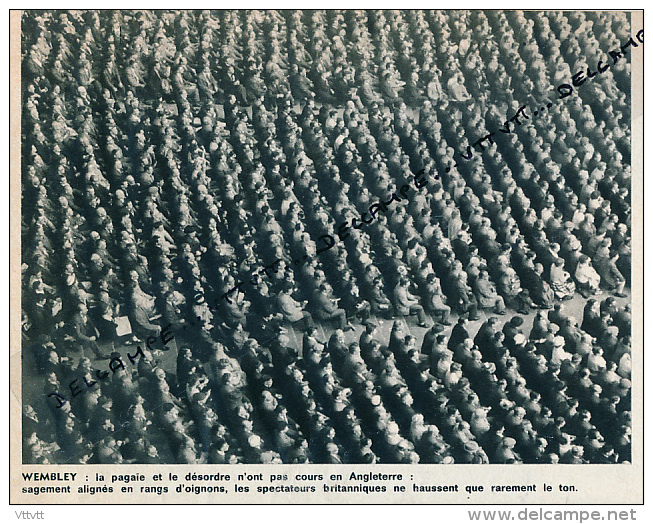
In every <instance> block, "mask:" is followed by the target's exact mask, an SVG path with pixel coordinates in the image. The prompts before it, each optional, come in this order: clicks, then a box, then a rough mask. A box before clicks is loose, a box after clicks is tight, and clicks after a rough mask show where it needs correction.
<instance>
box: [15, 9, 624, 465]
mask: <svg viewBox="0 0 653 524" xmlns="http://www.w3.org/2000/svg"><path fill="white" fill-rule="evenodd" d="M632 29H637V28H632V27H631V26H630V23H629V20H628V17H627V16H626V15H625V14H623V13H620V12H616V11H611V12H598V11H595V12H560V11H547V12H538V11H527V12H521V11H505V12H504V11H353V10H345V11H340V10H329V11H235V10H234V11H217V12H206V11H174V12H172V11H138V12H135V11H112V10H105V11H24V12H23V17H22V104H23V105H22V118H21V126H22V217H21V218H22V263H23V265H22V286H23V294H22V319H23V324H22V326H23V331H22V332H23V338H22V345H23V348H24V352H23V355H24V357H23V381H24V384H25V387H24V390H23V400H24V406H25V409H24V416H23V435H24V447H23V461H24V462H25V463H111V464H113V463H220V464H224V463H240V462H245V463H307V462H311V463H336V464H337V463H418V462H419V463H502V464H506V463H517V464H519V463H556V462H560V463H571V464H580V463H617V462H627V461H630V460H631V443H630V431H631V383H630V378H631V364H630V362H631V360H630V356H631V347H630V343H631V328H630V325H631V311H630V306H629V305H624V306H620V305H619V302H618V301H617V300H616V299H615V297H616V298H617V299H622V298H625V297H627V294H626V293H625V292H626V291H627V289H628V288H629V287H630V274H631V265H630V264H631V239H630V231H631V208H630V199H631V195H630V188H631V168H630V163H631V150H630V147H631V146H630V133H631V131H630V58H629V56H625V57H623V58H622V59H621V60H618V61H616V62H615V63H614V64H613V65H612V66H611V67H610V69H609V70H607V71H606V72H605V73H602V74H601V75H600V76H597V77H596V78H594V79H592V80H591V81H588V82H587V85H584V86H582V87H581V88H579V89H578V90H577V91H576V92H575V93H574V94H573V96H570V97H568V98H565V99H563V100H556V99H557V93H556V92H555V86H557V85H558V84H560V83H561V82H565V81H570V80H571V76H572V74H573V73H575V72H576V71H578V70H581V69H583V68H587V67H588V64H590V63H592V64H594V63H595V60H596V59H597V58H599V57H601V56H604V55H607V52H608V51H611V50H612V49H615V48H619V47H620V45H621V43H622V42H624V41H625V40H627V39H628V38H629V37H630V36H631V32H632ZM547 101H552V102H554V103H553V104H551V107H550V108H548V109H546V110H544V111H541V112H540V113H539V114H538V116H532V118H531V119H530V120H529V121H528V122H527V123H525V124H523V125H521V126H519V127H516V128H515V129H514V131H513V132H511V133H508V134H505V135H503V136H498V137H496V139H495V140H494V141H493V143H492V144H491V145H489V146H488V147H486V148H485V150H484V151H483V152H482V153H477V154H476V155H474V156H473V157H472V158H471V159H470V160H469V161H466V162H458V164H459V165H458V166H457V167H452V166H454V164H455V163H456V161H457V160H458V153H459V152H460V151H464V150H465V149H466V148H467V146H470V145H471V144H472V143H473V142H474V141H475V140H476V139H477V138H478V137H481V136H484V135H486V134H487V130H488V129H495V128H498V127H500V126H502V125H503V123H504V122H505V121H506V120H507V119H508V118H509V117H510V116H511V114H514V112H515V111H516V110H517V109H518V108H519V107H520V106H522V105H524V104H530V105H532V107H538V108H539V107H540V106H541V105H542V104H543V103H545V104H546V102H547ZM420 171H421V172H422V173H423V174H424V178H425V180H427V185H426V186H425V187H424V188H422V189H420V190H415V191H413V193H412V194H411V196H410V197H409V198H407V199H401V201H399V202H393V204H392V205H388V206H386V209H385V210H381V211H380V212H379V213H378V215H377V217H376V219H375V220H374V221H372V222H371V223H369V224H364V225H363V226H361V227H360V228H353V227H352V228H349V229H348V231H347V234H346V235H343V234H342V231H339V225H340V224H342V223H344V222H347V223H348V224H349V225H351V224H352V221H353V220H354V219H359V217H361V212H362V211H364V210H367V209H368V208H369V207H370V206H371V205H372V204H374V203H375V202H382V201H386V202H387V201H388V199H389V196H388V195H392V194H393V193H395V194H398V193H399V190H398V188H400V187H401V186H402V185H403V184H405V183H408V182H409V181H411V180H412V179H413V176H414V174H415V173H418V172H420ZM411 183H412V182H411ZM321 235H328V236H330V237H331V238H332V239H336V240H337V242H335V243H334V245H333V247H331V248H330V249H328V250H323V252H321V253H320V254H317V252H318V250H320V248H321V247H323V246H322V245H321V243H319V242H318V238H319V237H320V236H321ZM275 261H276V262H278V263H275V264H273V267H272V268H271V269H268V268H270V264H271V263H272V262H275ZM579 295H580V296H582V299H583V301H584V303H585V304H586V306H585V309H584V312H583V317H582V319H578V318H574V317H573V316H572V315H570V314H569V313H568V312H567V311H566V310H565V306H564V304H565V301H567V300H569V299H573V298H575V297H578V296H579ZM533 312H535V317H534V320H533V324H532V327H531V326H528V325H527V324H526V323H525V317H529V315H531V316H532V313H533ZM412 315H416V317H417V318H416V323H417V324H418V325H419V326H421V327H429V328H430V329H429V331H427V333H426V334H425V335H424V339H423V342H422V343H421V346H420V345H419V343H418V341H417V339H416V337H415V336H414V334H413V333H416V332H418V331H417V330H416V328H413V327H412V326H411V325H410V323H412V322H413V321H412V320H411V319H410V317H411V316H412ZM529 318H530V317H529ZM125 319H128V322H127V323H128V325H129V327H130V330H128V331H129V335H128V336H127V337H124V336H119V335H120V334H121V333H122V329H123V327H124V325H125V323H126V320H125ZM383 319H387V320H392V321H393V324H392V332H391V334H390V338H389V340H383V339H381V338H382V337H380V336H379V335H378V332H377V327H378V323H379V322H380V321H381V320H383ZM479 319H481V320H483V319H487V320H486V321H485V322H483V324H482V326H481V327H480V329H478V330H472V331H471V332H470V331H469V329H470V327H469V323H470V322H474V321H476V320H479ZM452 324H455V325H453V328H450V327H449V326H450V325H452ZM360 325H363V326H364V329H363V332H362V334H361V335H360V338H358V336H357V337H356V340H358V341H357V342H349V343H348V342H347V337H350V335H346V333H348V332H349V331H352V330H355V329H356V328H357V327H358V326H360ZM165 326H169V327H170V330H171V332H173V333H174V336H175V345H176V347H177V348H178V351H177V355H176V356H175V357H170V354H169V351H170V350H169V349H168V348H164V347H157V346H154V347H150V343H149V342H148V343H147V345H146V344H145V342H146V341H149V340H153V339H154V338H156V337H157V336H159V335H160V333H161V329H162V327H165ZM322 326H327V330H328V333H333V334H332V335H329V336H328V337H322V338H323V339H321V333H325V330H324V329H322ZM529 328H530V330H529ZM334 330H335V331H334ZM476 331H477V332H476ZM297 334H298V336H299V337H300V338H301V343H300V344H295V343H293V338H294V337H295V336H296V335H297ZM126 343H131V344H133V345H132V346H129V347H130V348H133V349H130V351H132V352H133V350H134V349H135V345H136V344H140V347H141V349H142V352H143V356H142V357H139V359H138V361H137V362H135V363H134V364H133V365H131V363H130V362H129V361H125V362H124V365H123V366H120V367H116V366H115V365H111V366H110V367H111V369H110V370H109V371H103V372H102V373H99V372H97V371H96V370H97V369H99V368H101V367H102V366H105V367H106V365H107V362H111V363H114V364H115V362H116V359H117V358H119V357H120V355H121V350H122V348H123V346H124V344H126ZM123 355H124V352H123ZM103 362H104V364H103ZM105 373H106V374H105ZM77 377H83V381H84V382H85V384H86V386H84V387H85V391H84V393H83V394H78V395H75V396H73V395H71V391H72V388H70V387H69V384H70V382H71V380H73V379H75V378H77ZM89 384H90V386H89ZM53 392H59V393H60V394H61V396H63V397H65V398H66V401H65V402H63V401H62V400H61V396H56V395H55V396H50V394H51V393H53Z"/></svg>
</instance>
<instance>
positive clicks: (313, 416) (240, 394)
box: [23, 298, 631, 463]
mask: <svg viewBox="0 0 653 524" xmlns="http://www.w3.org/2000/svg"><path fill="white" fill-rule="evenodd" d="M630 322H631V320H630V316H629V310H628V309H627V308H619V307H618V306H617V305H616V302H615V301H614V299H610V298H608V299H605V300H604V301H602V302H600V303H599V302H596V303H594V304H592V305H591V307H588V308H587V310H586V312H585V314H584V317H583V321H582V323H581V325H580V326H579V325H578V321H577V320H576V319H574V318H573V317H570V316H569V315H567V314H566V312H565V310H564V307H563V306H558V307H556V308H555V309H553V310H551V311H549V313H548V314H547V313H545V312H544V311H542V312H540V313H538V315H537V316H536V317H535V319H534V321H533V325H532V327H531V329H530V333H529V334H528V336H527V335H526V334H525V333H524V330H523V324H524V321H523V317H519V316H516V317H513V318H511V319H510V320H508V321H506V322H505V323H504V325H503V327H502V326H501V324H500V322H499V319H498V317H491V318H490V319H488V321H486V322H485V323H484V324H483V325H482V326H481V327H480V329H479V330H478V332H477V333H476V334H475V335H473V334H472V333H469V331H468V328H469V324H468V320H466V319H464V318H461V319H459V321H458V322H457V324H456V326H455V327H454V329H453V331H452V332H451V335H450V336H447V335H445V334H444V333H443V328H442V326H439V325H436V326H434V327H433V328H432V329H430V330H429V331H428V332H427V334H426V335H425V337H424V340H423V342H422V345H421V347H420V346H418V345H417V341H416V339H415V337H414V336H412V335H410V333H409V331H408V326H407V325H406V324H405V322H404V321H401V320H397V321H395V323H394V325H393V328H392V332H391V334H390V339H389V343H388V345H387V346H384V345H382V344H381V342H380V341H379V340H378V339H377V338H376V329H377V326H376V325H374V324H373V323H372V322H367V323H366V328H365V331H364V332H363V333H362V334H361V336H360V339H359V341H358V342H354V343H349V344H348V343H346V341H345V336H344V333H343V332H342V330H339V329H337V330H336V331H335V333H334V334H333V335H332V336H331V337H330V339H329V340H328V342H325V341H321V340H320V339H319V334H318V331H317V329H316V328H315V327H308V328H307V329H306V331H305V334H304V337H303V343H302V347H301V351H300V350H299V349H297V348H296V347H294V346H293V345H292V344H291V343H290V339H289V337H288V336H286V335H285V331H284V330H283V329H282V330H280V334H279V335H278V336H277V337H276V338H274V339H272V340H269V341H268V342H267V343H265V344H261V343H259V342H257V340H256V339H253V338H250V337H248V336H247V334H245V336H244V338H243V339H242V340H240V341H233V342H232V343H230V344H229V345H222V344H220V343H213V345H212V346H211V351H210V352H203V353H200V352H199V351H196V350H197V349H199V348H196V347H192V348H189V347H182V349H181V350H180V351H179V354H178V356H177V361H176V365H175V366H173V369H172V370H168V371H165V370H164V369H163V367H162V365H161V363H160V362H157V360H156V358H155V356H154V355H153V354H152V353H151V352H150V351H148V350H143V355H142V356H140V358H139V359H138V362H135V360H136V358H133V359H132V358H129V359H126V358H125V357H124V356H123V357H122V360H121V355H120V353H119V352H116V353H114V354H113V355H112V360H111V363H110V366H109V369H110V371H105V372H103V373H98V372H97V371H95V370H94V367H93V364H92V362H91V360H90V359H88V358H86V357H83V358H82V359H81V360H80V363H79V365H78V366H74V364H73V360H72V359H70V358H66V357H63V358H59V356H58V354H57V351H56V346H55V345H54V344H53V343H52V342H46V343H45V344H44V345H42V346H37V347H33V348H30V349H31V350H32V351H33V354H32V355H31V356H32V358H34V362H35V363H37V369H38V373H39V379H40V381H41V382H42V383H43V384H44V386H43V393H44V395H43V397H42V398H39V399H38V402H37V403H35V404H34V405H35V406H36V407H32V406H29V407H26V410H25V419H24V426H23V429H24V434H25V443H26V446H27V448H28V450H29V453H30V456H31V457H32V459H33V460H34V461H35V462H38V461H46V460H47V461H52V462H58V461H64V462H79V461H82V462H83V461H91V462H95V461H100V462H106V463H110V462H112V461H114V460H117V461H126V462H130V461H131V462H139V463H140V462H141V461H146V462H148V463H155V462H157V461H161V462H182V463H196V462H201V463H206V462H208V463H229V462H250V463H261V462H285V463H287V462H316V463H324V462H326V463H340V462H346V463H365V462H375V461H378V462H383V463H404V462H406V463H416V462H421V463H451V462H457V463H461V462H462V463H488V462H491V463H521V462H524V463H550V462H556V461H558V460H559V461H561V462H563V463H584V462H590V463H597V462H599V463H610V462H623V461H629V460H630V457H631V454H630V453H631V450H630V431H631V424H630V406H631V391H630V390H631V386H630V377H631V369H630V327H629V324H630ZM586 330H587V331H586ZM619 332H622V333H624V335H623V336H620V335H619ZM590 333H591V334H590ZM610 340H612V341H613V342H612V344H610V343H609V342H610ZM604 347H605V350H604ZM155 353H156V351H155ZM198 355H200V356H201V358H198ZM130 364H131V365H130ZM80 377H81V379H82V380H83V381H84V383H85V385H86V388H88V389H85V390H84V391H83V392H80V390H79V386H81V382H80ZM75 379H76V382H72V381H73V380H75ZM70 383H73V384H75V387H70V388H66V385H67V384H70ZM68 389H70V391H71V392H72V393H73V394H72V395H68ZM54 392H57V393H59V396H58V397H57V396H53V395H52V393H54ZM82 393H83V394H82ZM67 395H68V397H69V398H68V399H65V397H66V396H67ZM62 399H65V400H62ZM574 442H575V443H574ZM109 450H113V452H112V453H109ZM147 457H149V458H147Z"/></svg>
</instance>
